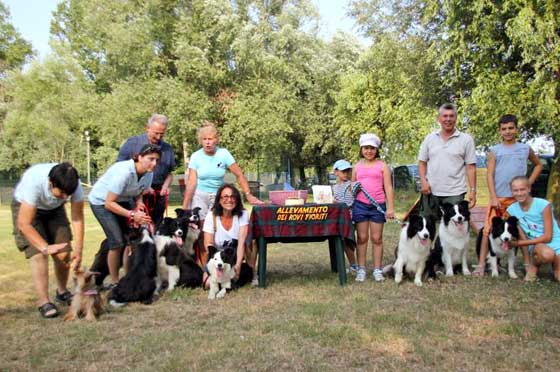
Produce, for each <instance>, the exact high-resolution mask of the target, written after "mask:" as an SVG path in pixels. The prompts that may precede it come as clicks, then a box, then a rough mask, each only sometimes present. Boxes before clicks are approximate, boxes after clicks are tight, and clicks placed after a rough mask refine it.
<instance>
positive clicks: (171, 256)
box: [159, 244, 202, 288]
mask: <svg viewBox="0 0 560 372" xmlns="http://www.w3.org/2000/svg"><path fill="white" fill-rule="evenodd" d="M159 257H160V259H162V258H163V259H164V260H165V263H166V265H168V266H171V267H176V268H177V269H178V270H179V278H178V280H177V281H176V283H175V284H176V286H177V287H186V288H197V287H200V286H202V269H201V268H200V266H198V264H197V263H196V262H195V260H194V259H193V258H192V257H190V256H187V255H185V252H183V250H182V249H181V248H179V247H178V246H177V245H175V244H169V245H167V246H165V248H164V249H163V251H162V252H161V253H160V254H159Z"/></svg>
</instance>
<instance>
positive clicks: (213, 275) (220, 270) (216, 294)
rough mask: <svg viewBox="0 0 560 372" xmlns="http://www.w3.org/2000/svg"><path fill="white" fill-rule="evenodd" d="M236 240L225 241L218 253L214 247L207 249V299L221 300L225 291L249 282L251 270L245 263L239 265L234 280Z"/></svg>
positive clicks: (251, 274) (251, 277) (251, 276)
mask: <svg viewBox="0 0 560 372" xmlns="http://www.w3.org/2000/svg"><path fill="white" fill-rule="evenodd" d="M237 243H238V241H237V239H233V240H230V241H226V242H224V244H223V249H222V250H221V251H219V250H218V249H217V248H216V247H214V246H209V247H208V257H209V259H208V264H207V265H206V267H207V269H208V283H209V284H210V293H209V294H208V298H209V299H211V300H212V299H214V298H222V297H224V296H225V294H226V291H227V290H230V289H237V288H240V287H242V286H244V285H246V284H248V283H250V282H251V280H252V279H253V269H252V268H251V267H250V266H249V265H248V264H247V263H245V262H243V263H242V264H241V268H240V272H239V277H238V278H237V279H234V278H235V271H234V269H233V267H234V266H235V263H236V262H237Z"/></svg>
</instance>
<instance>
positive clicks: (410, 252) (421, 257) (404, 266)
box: [393, 215, 436, 287]
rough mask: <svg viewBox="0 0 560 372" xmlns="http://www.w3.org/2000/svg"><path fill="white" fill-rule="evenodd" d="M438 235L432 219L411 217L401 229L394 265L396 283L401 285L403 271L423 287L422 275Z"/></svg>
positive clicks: (417, 284)
mask: <svg viewBox="0 0 560 372" xmlns="http://www.w3.org/2000/svg"><path fill="white" fill-rule="evenodd" d="M435 235H436V224H435V222H434V221H433V220H432V219H431V218H424V217H422V216H419V215H411V216H410V218H409V220H408V222H407V223H406V224H405V225H404V226H403V228H402V229H401V234H400V238H399V245H398V247H397V252H396V256H397V259H396V260H395V263H394V264H393V268H394V270H395V282H396V283H400V282H401V281H402V277H403V270H404V271H405V272H406V273H407V274H409V275H411V276H413V277H414V284H416V286H418V287H421V286H422V275H423V274H424V269H425V267H426V262H427V260H428V257H429V256H430V251H431V249H432V244H433V242H434V239H435Z"/></svg>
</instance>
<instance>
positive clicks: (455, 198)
mask: <svg viewBox="0 0 560 372" xmlns="http://www.w3.org/2000/svg"><path fill="white" fill-rule="evenodd" d="M438 122H439V124H440V126H441V129H440V130H439V131H437V132H433V133H430V134H428V135H427V136H426V138H425V139H424V141H423V142H422V145H421V146H420V153H419V155H418V172H419V173H420V181H421V182H422V190H421V192H422V202H421V206H420V210H421V213H422V214H423V215H424V216H433V217H435V218H436V219H439V218H440V217H441V211H440V206H441V205H442V204H443V203H452V204H455V203H458V202H459V201H461V200H463V199H464V198H465V195H467V194H468V201H469V208H472V207H474V206H475V204H476V151H475V145H474V140H473V139H472V137H471V136H470V135H468V134H466V133H462V132H460V131H458V130H457V128H456V127H455V123H456V122H457V108H456V107H455V105H453V104H451V103H446V104H444V105H442V106H441V107H440V108H439V114H438Z"/></svg>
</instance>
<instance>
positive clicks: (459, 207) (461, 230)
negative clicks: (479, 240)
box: [427, 200, 471, 278]
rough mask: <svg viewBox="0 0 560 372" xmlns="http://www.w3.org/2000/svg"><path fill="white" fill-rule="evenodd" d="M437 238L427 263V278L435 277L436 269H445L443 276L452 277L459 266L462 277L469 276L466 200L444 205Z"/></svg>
mask: <svg viewBox="0 0 560 372" xmlns="http://www.w3.org/2000/svg"><path fill="white" fill-rule="evenodd" d="M441 211H442V220H441V222H440V225H439V228H438V237H437V239H436V242H435V245H434V249H433V250H432V252H431V254H430V258H429V260H428V263H427V271H428V276H429V277H431V278H435V277H436V271H435V270H436V267H437V266H443V267H445V275H446V276H453V268H454V266H456V265H461V268H462V271H463V275H470V274H471V272H470V270H469V268H468V263H467V253H468V250H469V240H470V215H471V214H470V212H469V203H468V202H467V201H466V200H462V201H460V202H459V203H458V204H451V203H444V204H443V206H442V208H441Z"/></svg>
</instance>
